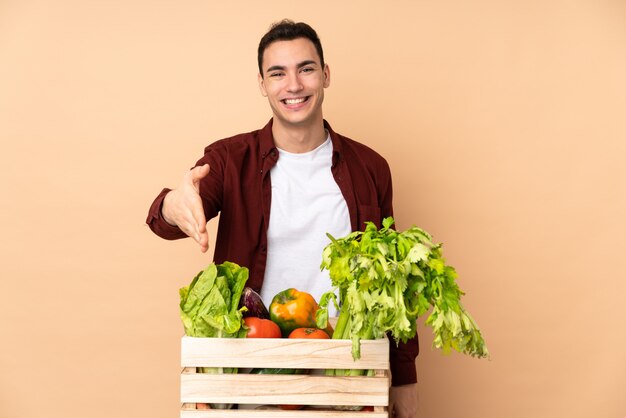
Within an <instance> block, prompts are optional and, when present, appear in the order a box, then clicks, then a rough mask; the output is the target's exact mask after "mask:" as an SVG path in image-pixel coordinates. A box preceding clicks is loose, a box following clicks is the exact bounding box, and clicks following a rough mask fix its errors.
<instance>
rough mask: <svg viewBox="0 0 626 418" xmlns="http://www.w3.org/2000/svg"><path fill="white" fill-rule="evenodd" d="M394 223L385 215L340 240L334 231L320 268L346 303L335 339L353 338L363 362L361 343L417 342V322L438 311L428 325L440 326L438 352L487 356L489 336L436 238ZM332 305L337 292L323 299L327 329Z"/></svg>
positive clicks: (436, 328)
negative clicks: (486, 337)
mask: <svg viewBox="0 0 626 418" xmlns="http://www.w3.org/2000/svg"><path fill="white" fill-rule="evenodd" d="M393 223H394V221H393V218H391V217H389V218H385V219H384V220H383V227H382V228H381V229H380V230H378V229H377V228H376V225H374V224H373V223H372V222H367V223H366V229H365V231H357V232H353V233H351V234H349V235H347V236H346V237H344V238H340V239H335V238H334V237H332V236H330V234H328V237H329V238H330V240H331V243H330V244H329V245H328V246H327V247H326V248H325V249H324V251H323V255H322V265H321V268H322V269H324V268H325V269H328V270H329V272H330V278H331V281H332V284H333V286H334V287H335V288H337V289H338V290H339V295H340V299H341V309H340V313H339V318H338V320H337V324H336V326H335V333H334V335H333V338H339V339H342V338H343V339H351V340H352V355H353V357H354V358H355V359H357V358H359V357H360V340H361V339H375V338H382V337H383V336H385V334H386V333H390V334H391V335H392V336H393V338H394V339H395V340H396V341H403V342H406V341H407V340H408V339H410V338H413V337H415V334H416V319H417V318H418V317H419V316H420V315H422V314H424V313H426V312H427V311H428V309H429V308H430V307H432V312H431V314H430V315H429V316H428V318H427V320H426V324H427V325H429V326H431V327H432V328H433V333H434V335H435V338H434V341H433V345H434V346H435V347H437V348H440V349H442V350H443V351H444V352H445V353H447V352H449V351H450V350H451V349H454V350H457V351H459V352H461V353H465V354H469V355H471V356H474V357H487V356H488V355H489V351H488V350H487V346H486V345H485V341H484V340H483V337H482V334H481V332H480V330H479V329H478V326H477V325H476V323H475V322H474V320H473V319H472V318H471V316H470V315H469V313H468V312H467V311H466V310H465V309H464V308H463V306H462V305H461V302H460V299H461V296H462V295H463V294H464V293H463V292H462V291H461V290H460V289H459V287H458V285H457V284H456V278H457V274H456V271H455V270H454V268H453V267H451V266H448V265H446V263H445V260H444V259H443V258H442V252H441V244H433V242H432V237H431V236H430V235H429V234H428V233H427V232H425V231H424V230H422V229H420V228H417V227H415V226H414V227H412V228H410V229H408V230H406V231H404V232H397V231H395V230H393V229H391V226H392V225H393ZM331 301H332V302H334V303H335V304H336V305H337V301H336V297H335V294H334V293H333V292H328V293H325V294H324V295H323V296H322V298H321V300H320V306H321V308H320V310H319V311H318V314H317V321H318V326H320V327H322V326H324V325H325V324H326V322H327V320H328V312H327V310H326V309H327V306H328V303H330V302H331ZM338 309H339V308H338ZM330 372H332V371H330Z"/></svg>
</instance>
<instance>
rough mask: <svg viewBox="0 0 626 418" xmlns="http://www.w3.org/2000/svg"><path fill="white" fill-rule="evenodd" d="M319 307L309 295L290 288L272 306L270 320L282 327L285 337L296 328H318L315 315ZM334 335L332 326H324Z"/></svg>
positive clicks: (280, 294)
mask: <svg viewBox="0 0 626 418" xmlns="http://www.w3.org/2000/svg"><path fill="white" fill-rule="evenodd" d="M318 309H319V305H318V304H317V302H316V301H315V298H314V297H313V296H311V295H310V294H309V293H306V292H300V291H299V290H297V289H294V288H290V289H286V290H283V291H282V292H279V293H277V294H276V295H275V296H274V298H273V299H272V303H271V304H270V318H271V319H272V321H274V322H276V323H277V324H278V326H279V327H280V329H281V331H282V333H283V337H288V336H289V334H290V333H291V331H293V330H294V329H296V328H316V327H317V324H316V322H315V315H316V312H317V310H318ZM324 328H325V331H326V332H327V333H328V335H332V328H331V327H330V325H328V324H327V325H325V326H324Z"/></svg>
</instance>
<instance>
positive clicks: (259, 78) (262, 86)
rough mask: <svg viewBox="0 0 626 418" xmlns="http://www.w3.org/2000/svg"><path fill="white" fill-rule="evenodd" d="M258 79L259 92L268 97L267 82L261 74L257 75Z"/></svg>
mask: <svg viewBox="0 0 626 418" xmlns="http://www.w3.org/2000/svg"><path fill="white" fill-rule="evenodd" d="M257 79H258V81H259V90H261V94H262V95H263V97H267V91H266V90H265V80H264V79H263V77H262V76H261V74H260V73H259V74H258V75H257Z"/></svg>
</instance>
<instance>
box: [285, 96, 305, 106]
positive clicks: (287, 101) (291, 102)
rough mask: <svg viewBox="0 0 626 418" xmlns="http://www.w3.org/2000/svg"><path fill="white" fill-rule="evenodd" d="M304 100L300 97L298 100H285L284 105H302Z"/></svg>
mask: <svg viewBox="0 0 626 418" xmlns="http://www.w3.org/2000/svg"><path fill="white" fill-rule="evenodd" d="M305 100H306V98H305V97H302V98H300V99H285V104H288V105H290V104H298V103H302V102H304V101H305Z"/></svg>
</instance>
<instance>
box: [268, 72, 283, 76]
mask: <svg viewBox="0 0 626 418" xmlns="http://www.w3.org/2000/svg"><path fill="white" fill-rule="evenodd" d="M283 75H284V73H271V74H270V77H281V76H283Z"/></svg>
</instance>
